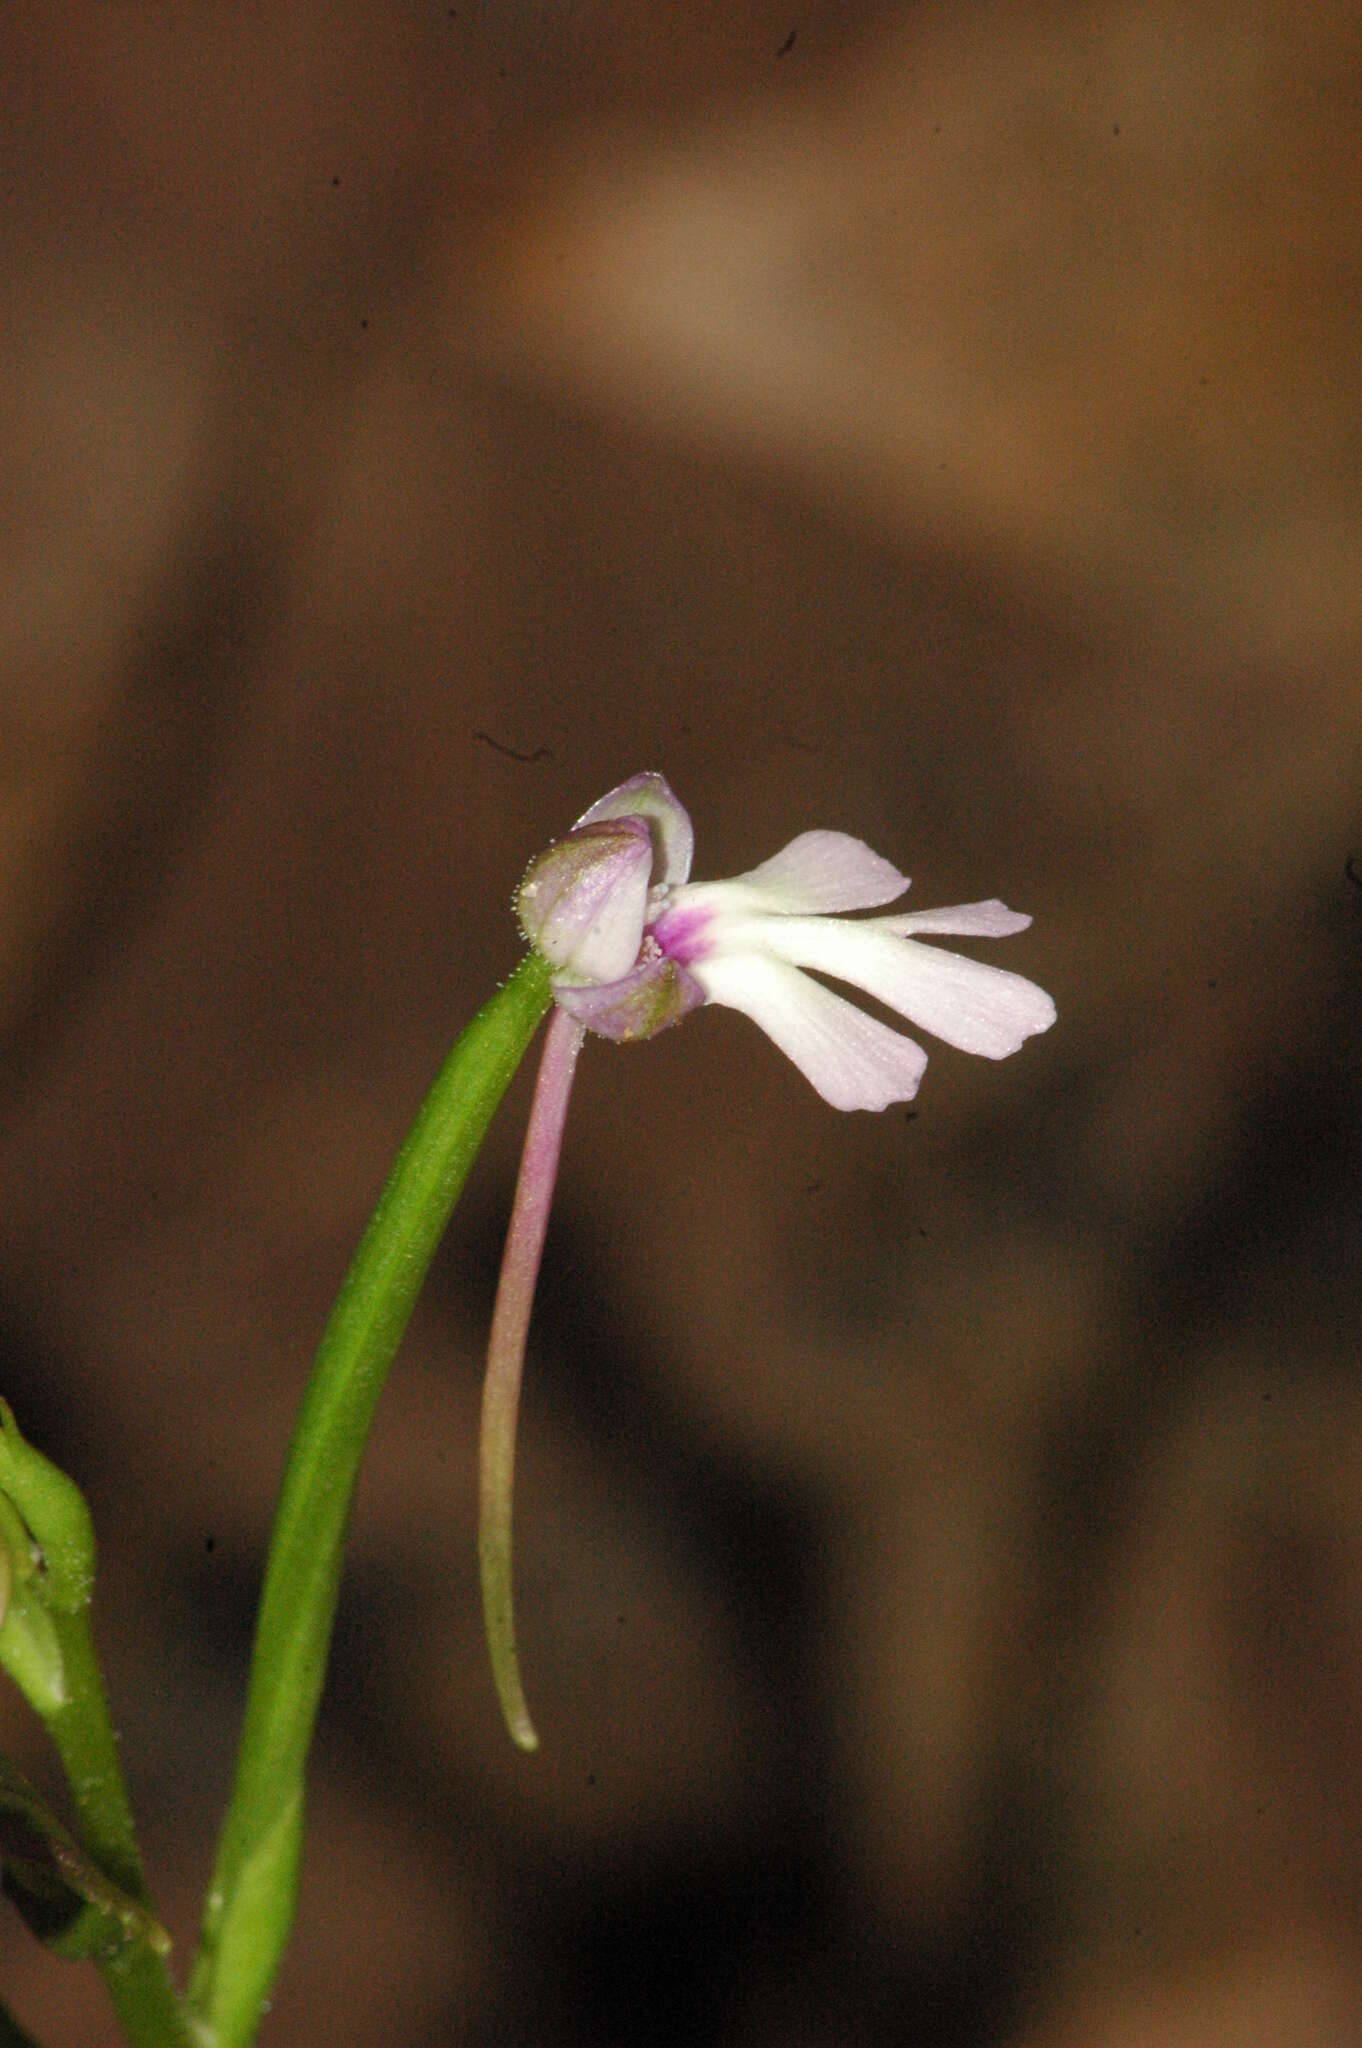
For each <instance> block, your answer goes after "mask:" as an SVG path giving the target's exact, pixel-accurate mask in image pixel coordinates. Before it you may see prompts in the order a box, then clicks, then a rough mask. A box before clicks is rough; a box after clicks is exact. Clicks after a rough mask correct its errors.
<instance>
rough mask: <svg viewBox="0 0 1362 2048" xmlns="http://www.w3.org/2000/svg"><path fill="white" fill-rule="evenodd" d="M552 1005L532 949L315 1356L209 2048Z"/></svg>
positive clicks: (461, 1062)
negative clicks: (349, 1607) (450, 1281)
mask: <svg viewBox="0 0 1362 2048" xmlns="http://www.w3.org/2000/svg"><path fill="white" fill-rule="evenodd" d="M548 1005H549V969H548V967H547V965H546V964H545V962H544V961H543V960H541V959H540V958H539V957H538V955H536V954H531V955H529V957H528V958H527V959H525V960H524V961H522V963H521V965H520V966H519V967H518V968H517V970H516V972H515V973H514V974H513V975H512V976H511V979H510V980H509V981H508V982H507V983H506V985H505V987H504V988H502V989H501V990H500V991H499V992H498V993H497V994H496V995H495V996H494V997H493V998H492V1000H491V1002H489V1003H488V1004H486V1006H485V1007H484V1008H483V1009H482V1010H481V1011H479V1013H478V1015H477V1016H476V1017H475V1018H474V1019H473V1022H472V1023H471V1024H470V1025H469V1026H468V1029H467V1030H466V1031H465V1032H464V1034H463V1036H462V1037H461V1038H460V1040H459V1042H458V1044H457V1045H456V1046H455V1048H454V1050H453V1052H452V1053H451V1054H450V1055H449V1058H448V1059H447V1060H446V1062H445V1064H444V1066H443V1068H442V1069H441V1071H440V1073H439V1075H438V1076H437V1077H436V1080H435V1084H434V1086H433V1087H432V1089H431V1091H430V1093H429V1095H428V1096H427V1097H426V1099H425V1101H424V1103H423V1104H422V1106H421V1109H420V1112H419V1113H418V1115H417V1118H416V1122H415V1123H414V1124H413V1126H412V1128H411V1131H410V1132H409V1134H408V1136H407V1139H406V1142H405V1143H404V1144H403V1147H402V1150H401V1151H400V1153H399V1154H398V1157H397V1162H396V1164H395V1165H394V1167H393V1170H392V1173H391V1174H390V1175H389V1178H388V1183H387V1186H386V1187H385V1188H384V1190H383V1193H382V1195H381V1196H380V1198H379V1202H378V1207H377V1208H376V1209H375V1211H374V1213H373V1216H372V1218H371V1219H370V1222H369V1225H368V1228H367V1229H366V1231H365V1233H364V1236H363V1238H362V1239H361V1241H360V1246H359V1250H358V1251H357V1252H356V1254H355V1257H354V1262H353V1264H352V1265H351V1267H350V1271H349V1273H348V1274H347V1275H346V1278H345V1283H344V1285H343V1287H342V1288H341V1292H340V1296H339V1298H338V1300H337V1302H336V1306H335V1308H334V1309H333V1310H332V1313H331V1320H330V1321H329V1323H328V1324H327V1326H326V1331H325V1333H324V1335H323V1337H322V1341H321V1345H320V1348H319V1350H318V1352H317V1357H316V1360H315V1362H314V1364H313V1368H312V1375H311V1378H310V1379H309V1381H308V1385H307V1391H306V1393H305V1394H304V1396H303V1404H302V1408H301V1410H300V1412H299V1416H298V1421H297V1424H296V1426H295V1428H294V1433H293V1441H292V1443H291V1445H290V1447H289V1454H288V1463H287V1466H286V1468H285V1472H284V1482H283V1488H282V1491H281V1493H280V1498H279V1506H278V1510H277V1512H276V1515H275V1520H274V1529H273V1532H272V1535H271V1539H270V1552H269V1559H268V1563H267V1565H266V1570H265V1586H264V1592H263V1594H262V1596H261V1602H260V1612H259V1616H258V1619H257V1622H256V1635H255V1649H254V1653H253V1656H252V1661H251V1678H250V1688H249V1691H248V1694H247V1700H246V1716H245V1724H244V1727H243V1730H242V1736H241V1746H240V1749H239V1751H238V1754H237V1767H236V1781H235V1784H234V1787H233V1791H232V1797H231V1802H230V1804H229V1806H228V1809H227V1815H226V1818H225V1820H224V1823H223V1830H222V1835H221V1838H220V1840H219V1844H218V1855H217V1863H216V1866H215V1868H214V1872H213V1878H212V1883H211V1885H210V1887H209V1892H208V1898H207V1902H206V1905H205V1909H204V1918H203V1930H202V1938H201V1941H200V1947H199V1954H198V1958H197V1960H196V1962H195V1966H194V1972H193V1977H192V1980H191V1984H190V1994H189V1995H190V2003H191V2005H192V2007H193V2009H194V2011H195V2012H196V2014H197V2015H198V2016H199V2018H200V2020H201V2022H202V2023H203V2026H204V2028H205V2032H206V2036H207V2038H208V2040H210V2041H211V2042H212V2043H214V2044H215V2048H244V2044H246V2043H248V2042H249V2041H251V2040H252V2039H253V2038H254V2035H255V2030H256V2027H257V2025H258V2023H259V2019H260V2014H261V2011H262V2009H263V2007H264V2004H265V2001H266V1999H267V1998H268V1995H269V1990H270V1986H271V1984H272V1983H273V1981H274V1974H275V1971H276V1969H277V1967H278V1964H279V1958H280V1956H281V1954H282V1952H283V1947H284V1943H285V1941H286V1940H287V1938H288V1933H289V1929H290V1927H291V1925H292V1922H293V1915H294V1909H295V1905H296V1898H297V1879H298V1862H299V1853H300V1846H301V1840H302V1817H303V1774H304V1766H305V1763H306V1758H307V1751H308V1745H309V1743H310V1741H311V1737H312V1729H313V1724H314V1722H315V1720H316V1715H317V1706H318V1702H319V1699H320V1697H321V1690H322V1680H323V1677H324V1674H325V1669H326V1657H327V1650H328V1646H329V1643H330V1638H331V1624H332V1619H333V1617H334V1614H335V1607H336V1596H337V1591H338V1588H339V1583H340V1571H341V1556H342V1549H343V1545H344V1541H345V1533H346V1523H347V1519H348V1516H349V1511H350V1502H351V1498H352V1495H353V1492H354V1486H355V1481H356V1478H357V1476H358V1472H359V1463H360V1458H361V1455H362V1453H363V1449H364V1442H365V1438H366V1436H367V1433H368V1429H369V1424H370V1421H371V1420H372V1417H373V1412H374V1407H375V1404H376V1402H377V1400H378V1396H379V1394H380V1392H381V1391H382V1387H383V1383H384V1380H385V1379H386V1377H387V1374H388V1369H389V1367H390V1366H391V1364H392V1361H393V1357H394V1355H395V1353H396V1351H397V1347H398V1344H399V1343H400V1342H401V1339H402V1333H403V1331H404V1330H405V1328H406V1326H407V1322H408V1319H409V1317H410V1315H411V1312H412V1309H413V1307H414V1306H415V1303H416V1296H417V1293H418V1292H419V1290H420V1287H421V1283H422V1281H423V1280H424V1278H425V1275H426V1269H427V1267H428V1266H429V1264H430V1261H431V1258H432V1257H433V1255H434V1252H435V1248H436V1245H437V1244H438V1243H439V1240H440V1235H441V1232H442V1231H443V1229H444V1227H445V1224H446V1222H447V1221H448V1219H449V1214H450V1211H451V1210H452V1208H453V1206H454V1203H455V1202H456V1200H457V1199H458V1196H459V1193H460V1190H461V1189H462V1187H463V1184H464V1181H465V1180H466V1179H467V1176H468V1172H469V1169H470V1167H471V1166H472V1163H473V1160H474V1158H475V1157H476V1155H477V1151H478V1148H479V1146H480V1145H481V1143H482V1140H483V1137H484V1135H485V1134H486V1130H487V1126H488V1124H489V1123H490V1122H491V1119H492V1115H493V1112H494V1111H495V1109H496V1107H497V1104H498V1103H499V1102H500V1100H501V1098H502V1095H503V1094H504V1093H505V1090H506V1087H507V1084H508V1083H509V1081H510V1079H511V1076H512V1075H513V1074H514V1072H515V1070H516V1068H517V1066H518V1065H519V1063H520V1061H521V1059H522V1057H523V1056H524V1053H525V1051H526V1048H527V1047H528V1045H529V1043H530V1040H531V1038H532V1037H533V1036H534V1033H535V1030H536V1029H537V1027H538V1025H539V1022H540V1020H541V1018H542V1017H543V1015H544V1012H545V1010H546V1009H547V1008H548Z"/></svg>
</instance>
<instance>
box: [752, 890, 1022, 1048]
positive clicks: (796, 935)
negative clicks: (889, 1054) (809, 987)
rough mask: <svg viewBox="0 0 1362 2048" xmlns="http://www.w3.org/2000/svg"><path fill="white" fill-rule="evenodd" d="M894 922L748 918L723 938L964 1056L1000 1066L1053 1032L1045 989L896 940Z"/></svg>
mask: <svg viewBox="0 0 1362 2048" xmlns="http://www.w3.org/2000/svg"><path fill="white" fill-rule="evenodd" d="M887 922H889V920H885V919H879V918H876V919H874V920H872V921H871V922H870V923H868V924H843V923H841V922H839V921H838V920H837V919H836V918H830V917H762V918H749V919H744V920H743V921H742V923H740V924H734V925H733V926H732V927H731V928H730V927H726V928H725V931H724V937H723V944H724V947H725V949H727V948H729V947H732V948H733V949H734V950H735V951H740V952H745V951H747V950H749V949H753V948H755V949H758V950H760V951H762V952H766V953H772V954H774V955H775V956H776V958H777V959H780V960H788V961H790V962H791V964H792V965H793V966H795V967H812V968H814V969H816V970H817V972H818V973H819V974H831V975H832V976H834V977H835V979H836V980H838V981H848V982H850V983H851V985H852V987H853V988H860V989H864V990H865V992H866V994H867V995H868V996H874V997H875V998H876V1000H877V1001H878V1002H881V1003H887V1004H888V1005H889V1007H890V1009H891V1010H897V1011H898V1012H899V1015H900V1016H902V1017H907V1018H908V1019H909V1021H910V1022H911V1023H913V1024H916V1025H918V1026H919V1027H920V1028H921V1029H922V1030H923V1031H930V1032H932V1033H933V1034H934V1036H936V1037H937V1038H944V1039H945V1041H946V1043H947V1045H957V1046H959V1048H960V1050H961V1051H962V1052H977V1053H983V1054H984V1055H985V1056H986V1057H987V1058H988V1059H992V1060H1000V1059H1003V1058H1005V1057H1006V1056H1007V1054H1008V1053H1012V1052H1016V1050H1017V1048H1018V1046H1020V1045H1021V1044H1022V1042H1023V1041H1024V1040H1025V1039H1027V1038H1029V1037H1030V1036H1031V1034H1032V1032H1034V1031H1045V1030H1048V1029H1049V1027H1050V1025H1051V1024H1053V1023H1054V1021H1055V1006H1054V1004H1053V1003H1052V1002H1051V1000H1050V998H1049V996H1047V995H1046V993H1045V991H1044V989H1041V988H1037V987H1036V984H1035V983H1034V982H1033V981H1025V980H1023V978H1022V977H1021V975H1020V974H1010V973H1008V971H1007V969H1006V968H1003V967H988V966H986V965H985V964H984V963H983V962H982V961H979V960H967V959H965V958H964V956H963V955H962V954H960V953H946V952H943V951H942V950H941V948H940V947H937V946H924V945H922V944H920V943H919V941H918V940H916V939H901V938H897V937H896V936H895V935H894V933H893V932H890V931H886V930H885V928H884V927H885V924H886V923H887Z"/></svg>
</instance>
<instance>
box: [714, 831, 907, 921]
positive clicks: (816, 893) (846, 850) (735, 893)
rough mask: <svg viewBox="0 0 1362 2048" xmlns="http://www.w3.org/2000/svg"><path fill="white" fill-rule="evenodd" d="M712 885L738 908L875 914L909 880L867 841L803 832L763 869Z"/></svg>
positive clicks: (781, 912) (831, 834)
mask: <svg viewBox="0 0 1362 2048" xmlns="http://www.w3.org/2000/svg"><path fill="white" fill-rule="evenodd" d="M711 886H717V887H721V888H722V889H723V891H724V896H725V899H726V901H727V902H729V903H730V904H731V905H733V906H734V907H735V908H741V909H743V910H754V911H755V910H768V911H777V912H779V913H780V914H782V915H788V914H793V913H796V912H801V911H802V912H807V913H813V912H818V913H826V912H827V911H830V910H875V909H878V907H879V905H880V904H881V903H892V902H893V901H894V898H895V897H896V896H901V895H902V894H903V892H904V890H905V889H906V888H907V887H908V877H907V876H906V875H901V874H900V873H899V871H898V869H897V868H896V867H895V866H894V864H893V862H892V861H887V860H886V859H885V858H884V856H883V855H882V854H879V853H873V852H872V851H871V849H870V848H869V847H868V846H867V845H866V843H865V841H864V840H863V839H853V838H851V836H850V835H849V834H848V833H846V832H801V833H800V835H799V837H798V839H792V840H791V841H790V843H789V845H788V846H783V847H782V848H781V850H780V852H779V853H774V854H772V856H771V858H770V860H764V861H763V862H762V864H761V866H760V867H759V868H752V869H750V870H749V872H748V873H747V874H745V875H735V876H734V877H733V880H732V881H731V882H723V883H720V884H712V885H711Z"/></svg>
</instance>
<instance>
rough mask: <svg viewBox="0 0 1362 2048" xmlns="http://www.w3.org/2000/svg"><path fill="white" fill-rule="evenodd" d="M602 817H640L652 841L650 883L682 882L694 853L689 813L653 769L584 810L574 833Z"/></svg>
mask: <svg viewBox="0 0 1362 2048" xmlns="http://www.w3.org/2000/svg"><path fill="white" fill-rule="evenodd" d="M601 818H643V819H644V820H645V821H646V823H647V825H648V829H649V831H650V833H651V834H652V841H653V881H654V883H658V882H684V881H685V880H686V878H687V876H688V875H689V874H690V864H691V858H692V856H693V854H694V852H695V832H694V828H693V827H692V825H691V822H690V813H689V811H687V809H686V807H685V805H684V804H683V803H682V802H681V801H680V799H679V798H678V797H677V796H676V794H675V792H674V791H673V790H672V788H671V786H670V784H669V783H668V782H667V780H666V778H665V777H664V776H661V775H659V774H658V773H657V770H656V769H655V768H648V769H645V770H644V772H643V773H642V774H641V775H631V776H630V777H629V780H628V781H627V782H621V783H620V784H619V786H618V788H616V789H612V790H610V791H608V792H607V794H606V795H605V796H603V797H602V798H601V799H600V801H599V802H598V803H594V804H593V805H592V806H591V809H590V810H589V811H583V812H582V815H581V817H580V818H579V819H578V820H577V824H576V825H575V826H574V827H573V830H574V831H576V830H578V829H579V828H580V827H581V826H583V825H594V824H596V823H597V822H598V821H599V820H600V819H601Z"/></svg>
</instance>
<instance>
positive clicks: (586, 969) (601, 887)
mask: <svg viewBox="0 0 1362 2048" xmlns="http://www.w3.org/2000/svg"><path fill="white" fill-rule="evenodd" d="M652 867H653V849H652V840H651V838H650V836H649V832H648V826H647V823H646V821H645V820H644V819H643V818H634V817H628V818H612V819H603V820H601V821H600V822H599V823H598V824H595V825H583V826H578V827H577V828H576V829H575V830H574V831H572V832H569V833H568V835H567V838H566V839H558V840H555V841H554V843H553V845H552V846H550V847H549V848H547V850H546V851H545V852H543V853H541V854H540V855H539V856H538V858H537V859H535V860H532V861H531V862H530V865H529V867H528V868H527V869H526V871H525V879H524V880H523V881H522V883H521V885H520V888H519V889H518V891H517V892H516V909H517V911H518V912H519V915H520V926H521V930H522V931H523V932H524V934H525V936H526V938H527V939H528V940H529V942H530V944H531V945H532V946H534V947H536V948H537V949H538V951H539V952H541V953H542V954H543V956H544V958H545V959H546V960H547V961H548V962H549V964H550V965H551V966H552V967H554V968H555V969H556V970H557V971H558V973H560V974H565V975H568V976H570V977H572V978H574V979H576V980H582V981H618V980H619V978H620V976H621V975H622V974H627V973H628V972H629V969H630V968H631V967H632V966H633V964H634V962H635V961H636V960H637V958H638V951H639V947H640V946H641V945H642V943H643V919H644V914H645V911H646V908H647V902H648V886H649V876H650V875H651V873H652Z"/></svg>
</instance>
